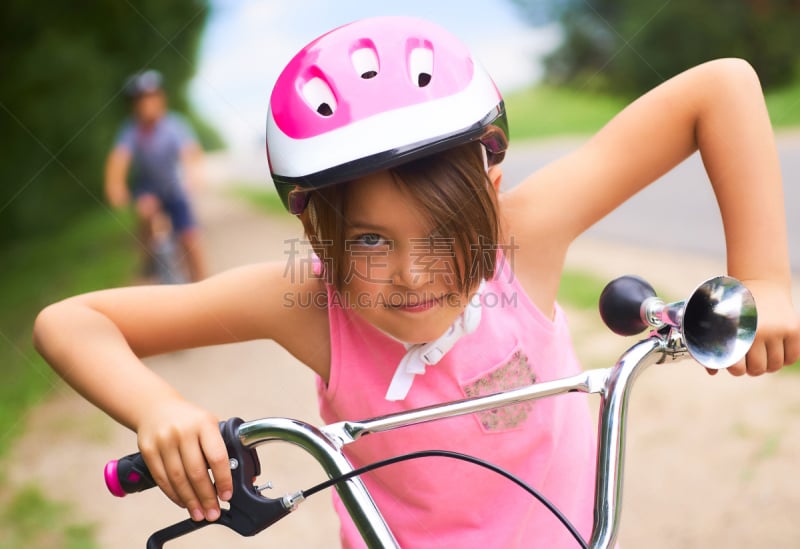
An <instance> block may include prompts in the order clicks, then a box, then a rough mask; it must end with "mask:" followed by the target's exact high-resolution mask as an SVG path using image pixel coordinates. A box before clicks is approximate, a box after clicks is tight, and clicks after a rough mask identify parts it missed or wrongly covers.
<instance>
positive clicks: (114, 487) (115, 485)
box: [103, 459, 128, 498]
mask: <svg viewBox="0 0 800 549" xmlns="http://www.w3.org/2000/svg"><path fill="white" fill-rule="evenodd" d="M103 476H104V477H105V479H106V487H107V488H108V491H109V492H111V493H112V494H114V495H115V496H117V497H118V498H124V497H125V496H126V495H128V494H126V493H125V490H123V489H122V485H121V484H120V482H119V477H118V476H117V460H116V459H113V460H111V461H109V462H108V463H106V466H105V469H103Z"/></svg>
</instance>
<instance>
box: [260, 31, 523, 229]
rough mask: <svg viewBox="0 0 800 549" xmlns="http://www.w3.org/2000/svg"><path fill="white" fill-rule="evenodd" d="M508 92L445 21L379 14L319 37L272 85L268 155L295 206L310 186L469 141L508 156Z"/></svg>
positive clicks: (494, 155)
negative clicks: (504, 94) (443, 24)
mask: <svg viewBox="0 0 800 549" xmlns="http://www.w3.org/2000/svg"><path fill="white" fill-rule="evenodd" d="M507 134H508V123H507V121H506V114H505V107H504V105H503V98H502V97H501V96H500V92H499V91H498V90H497V87H496V86H495V84H494V82H492V79H491V78H490V77H489V75H488V74H487V73H486V71H485V70H484V69H483V68H481V67H480V66H479V64H478V63H477V62H476V61H475V60H474V59H473V57H472V56H471V55H470V52H469V51H468V49H467V47H466V46H465V45H464V44H462V43H461V42H460V41H459V40H458V39H457V38H456V37H454V36H453V35H452V34H450V33H449V32H447V31H445V30H444V29H442V28H441V27H439V26H438V25H435V24H433V23H431V22H429V21H425V20H422V19H416V18H410V17H376V18H371V19H364V20H361V21H356V22H354V23H350V24H348V25H344V26H342V27H339V28H337V29H334V30H333V31H331V32H329V33H327V34H324V35H323V36H321V37H319V38H317V39H316V40H314V41H313V42H311V43H310V44H309V45H307V46H306V47H305V48H303V49H302V50H300V52H299V53H298V54H297V55H295V56H294V58H292V60H291V61H290V62H289V64H288V65H287V66H286V68H284V70H283V72H282V73H281V74H280V76H279V77H278V80H277V82H276V83H275V87H274V89H273V90H272V97H271V98H270V102H269V112H268V114H267V159H268V161H269V166H270V172H271V174H272V179H273V181H274V183H275V187H276V188H277V190H278V193H279V195H280V197H281V199H282V201H283V204H284V205H285V206H286V208H287V209H288V210H289V211H291V212H292V213H295V214H297V213H301V212H302V211H303V209H304V208H305V205H306V202H307V198H306V193H305V192H304V190H309V189H314V188H319V187H324V186H327V185H333V184H336V183H341V182H343V181H348V180H352V179H355V178H358V177H361V176H364V175H367V174H369V173H372V172H376V171H379V170H383V169H387V168H391V167H393V166H397V165H399V164H402V163H405V162H408V161H410V160H414V159H416V158H420V157H422V156H426V155H429V154H432V153H435V152H437V151H441V150H445V149H448V148H451V147H454V146H457V145H461V144H464V143H467V142H470V141H480V142H482V143H483V144H484V146H485V147H486V149H487V153H488V158H489V162H490V164H496V163H499V162H500V161H501V160H502V159H503V155H504V154H505V149H506V146H507V137H506V136H507Z"/></svg>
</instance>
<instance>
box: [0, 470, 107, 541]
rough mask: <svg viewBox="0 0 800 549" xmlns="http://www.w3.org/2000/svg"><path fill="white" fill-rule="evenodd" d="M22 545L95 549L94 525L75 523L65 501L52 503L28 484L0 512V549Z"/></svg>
mask: <svg viewBox="0 0 800 549" xmlns="http://www.w3.org/2000/svg"><path fill="white" fill-rule="evenodd" d="M20 547H32V548H34V547H54V548H55V547H59V548H63V549H95V548H96V547H97V544H96V543H95V542H94V527H93V526H91V525H88V524H79V523H76V522H75V521H74V520H73V519H72V515H71V512H70V509H69V507H68V506H67V505H66V504H61V503H53V502H52V501H50V500H48V499H47V497H46V496H45V495H44V494H43V493H42V492H41V490H39V489H38V488H36V487H33V486H28V487H25V488H23V489H21V490H20V491H19V492H17V493H16V494H14V496H13V497H12V498H11V501H10V502H9V503H8V504H7V505H4V506H3V509H2V511H0V549H18V548H20Z"/></svg>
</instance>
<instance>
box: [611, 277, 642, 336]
mask: <svg viewBox="0 0 800 549" xmlns="http://www.w3.org/2000/svg"><path fill="white" fill-rule="evenodd" d="M655 296H656V291H655V290H654V289H653V287H652V286H651V285H650V283H648V282H647V281H645V280H644V279H642V278H639V277H638V276H633V275H625V276H621V277H619V278H616V279H614V280H612V281H611V282H609V283H608V285H606V287H605V288H604V289H603V292H602V293H601V294H600V317H601V318H602V319H603V322H604V323H605V325H606V326H608V328H609V329H610V330H611V331H612V332H614V333H615V334H618V335H623V336H630V335H635V334H638V333H639V332H641V331H642V330H644V329H645V328H647V322H645V320H644V319H643V318H642V303H644V301H645V300H646V299H648V298H650V297H655Z"/></svg>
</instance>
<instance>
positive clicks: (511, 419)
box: [459, 342, 537, 433]
mask: <svg viewBox="0 0 800 549" xmlns="http://www.w3.org/2000/svg"><path fill="white" fill-rule="evenodd" d="M536 380H537V375H536V371H535V369H534V366H533V364H531V362H530V360H529V359H528V354H527V353H526V352H525V350H524V349H523V348H522V347H520V345H519V343H518V342H515V343H514V345H513V347H512V349H511V351H510V352H509V353H507V354H506V355H505V356H504V358H503V359H502V360H500V361H498V362H497V363H495V364H493V365H492V366H490V367H489V368H487V369H486V370H484V371H483V372H481V373H479V374H477V375H474V376H473V377H471V378H467V379H460V380H459V383H460V385H461V390H462V391H463V392H464V395H465V396H466V397H468V398H471V397H478V396H486V395H491V394H494V393H498V392H500V391H506V390H509V389H517V388H519V387H525V386H527V385H531V384H533V383H535V382H536ZM535 402H536V401H533V400H531V401H527V402H520V403H519V404H513V405H509V406H502V407H500V408H494V409H491V410H485V411H483V412H476V413H474V414H472V416H473V417H474V418H475V419H476V420H477V421H478V424H479V426H480V428H481V430H482V431H483V432H485V433H502V432H508V431H517V430H520V429H523V428H525V427H531V426H532V425H531V422H533V421H535V417H534V416H535V407H536V404H535Z"/></svg>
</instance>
